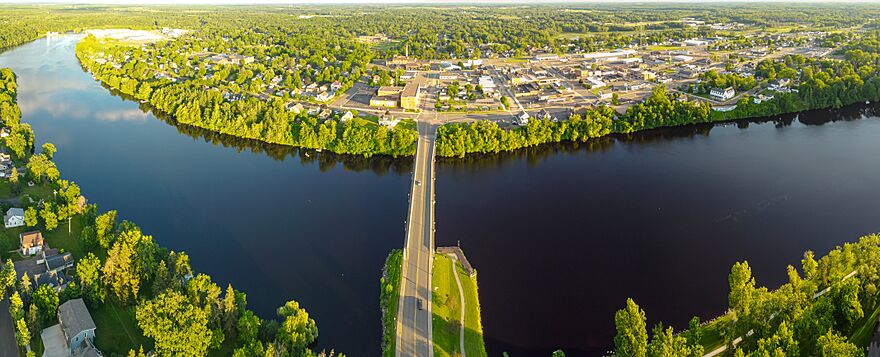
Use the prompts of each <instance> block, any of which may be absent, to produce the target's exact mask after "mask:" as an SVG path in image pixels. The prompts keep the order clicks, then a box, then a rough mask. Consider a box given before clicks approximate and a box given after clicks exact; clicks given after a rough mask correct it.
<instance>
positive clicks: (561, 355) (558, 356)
mask: <svg viewBox="0 0 880 357" xmlns="http://www.w3.org/2000/svg"><path fill="white" fill-rule="evenodd" d="M550 357H565V351H563V350H556V351H553V354H551V355H550Z"/></svg>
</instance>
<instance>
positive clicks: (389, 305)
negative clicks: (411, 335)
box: [379, 249, 403, 357]
mask: <svg viewBox="0 0 880 357" xmlns="http://www.w3.org/2000/svg"><path fill="white" fill-rule="evenodd" d="M402 259H403V251H401V250H400V249H395V250H392V251H391V253H389V254H388V257H387V258H385V267H384V268H383V269H382V277H381V278H380V279H379V307H380V309H381V311H382V355H383V356H385V357H391V356H394V349H395V348H394V346H395V343H396V341H397V339H396V337H397V304H398V302H399V299H398V298H399V295H400V276H401V268H402V265H401V260H402Z"/></svg>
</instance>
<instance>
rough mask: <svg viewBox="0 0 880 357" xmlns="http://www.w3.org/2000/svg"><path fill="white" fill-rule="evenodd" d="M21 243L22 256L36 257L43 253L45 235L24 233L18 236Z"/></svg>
mask: <svg viewBox="0 0 880 357" xmlns="http://www.w3.org/2000/svg"><path fill="white" fill-rule="evenodd" d="M18 238H19V242H20V243H21V255H34V254H37V253H39V252H42V251H43V244H44V243H45V242H44V241H43V233H41V232H40V231H34V232H24V233H21V234H19V235H18Z"/></svg>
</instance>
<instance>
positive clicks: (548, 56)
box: [535, 53, 559, 61]
mask: <svg viewBox="0 0 880 357" xmlns="http://www.w3.org/2000/svg"><path fill="white" fill-rule="evenodd" d="M558 59H559V55H557V54H553V53H542V54H539V55H535V61H556V60H558Z"/></svg>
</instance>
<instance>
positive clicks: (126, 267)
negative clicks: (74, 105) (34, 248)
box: [0, 68, 342, 356]
mask: <svg viewBox="0 0 880 357" xmlns="http://www.w3.org/2000/svg"><path fill="white" fill-rule="evenodd" d="M16 94H17V85H16V76H15V74H14V73H13V72H12V70H10V69H8V68H3V69H0V120H2V126H3V127H4V128H9V131H10V135H9V136H8V137H6V138H5V139H4V140H3V149H4V151H10V156H11V159H12V163H13V165H14V166H15V169H13V170H12V172H13V175H12V176H11V177H10V178H9V179H8V180H6V179H4V180H3V182H2V184H0V188H2V189H0V193H2V194H3V197H2V198H4V202H3V203H2V205H3V206H4V209H5V208H6V206H9V204H10V202H11V200H16V199H18V200H19V201H20V203H19V204H16V205H15V206H21V207H22V208H24V209H25V223H26V227H22V228H16V229H13V230H4V231H3V232H2V234H0V245H2V247H4V249H3V253H2V256H3V257H4V258H6V260H5V263H4V264H2V267H0V299H2V298H8V299H10V306H11V307H10V314H11V316H12V318H13V321H14V326H15V328H14V329H15V331H14V332H15V335H16V338H17V340H18V344H19V346H18V347H19V349H20V351H21V353H24V352H23V351H24V350H25V349H26V348H30V349H31V350H32V351H34V352H35V354H36V355H39V354H41V351H42V350H43V346H42V341H41V339H40V331H41V330H42V329H43V328H45V327H48V326H50V325H52V324H54V323H55V322H56V320H55V319H56V309H57V307H58V306H59V305H60V304H62V303H64V302H66V301H69V300H71V299H76V298H83V299H84V301H85V302H86V305H87V306H88V309H89V311H90V313H91V315H92V316H93V319H94V321H95V322H96V325H97V331H98V332H97V335H96V337H95V344H96V345H97V347H98V348H99V349H101V350H102V351H103V352H104V353H109V354H111V355H129V356H144V355H145V351H147V352H149V351H155V352H156V353H158V355H177V354H186V355H192V356H206V355H217V356H229V355H232V356H257V355H260V356H263V355H265V356H278V355H281V356H284V355H296V356H314V355H316V354H318V355H324V356H332V355H334V353H333V352H330V353H324V352H320V353H317V352H314V351H313V350H312V348H313V347H314V345H315V341H316V340H317V337H318V330H317V326H316V324H315V321H314V320H313V319H312V318H310V317H309V314H308V312H306V310H305V309H304V308H302V307H300V306H299V304H298V303H297V302H296V301H288V302H287V303H286V304H285V305H284V306H282V307H280V308H278V311H277V315H278V317H277V318H276V319H262V318H260V317H258V316H256V314H254V313H253V312H252V311H251V310H249V309H248V308H247V297H246V295H245V293H243V292H241V291H238V290H235V289H233V287H232V285H227V287H226V288H225V289H223V288H221V287H220V286H219V285H217V284H216V283H214V282H213V281H212V280H211V277H210V276H208V275H206V274H202V273H198V272H196V271H194V270H193V269H192V268H191V267H190V264H189V256H188V255H187V254H186V253H184V252H175V251H170V250H168V249H167V248H164V247H161V246H159V245H158V244H156V243H155V241H154V240H153V238H152V237H151V236H149V235H147V234H145V233H144V232H142V230H141V229H140V228H139V227H138V226H137V225H136V224H135V223H133V222H130V221H126V220H122V221H119V219H118V213H117V212H116V211H112V210H111V211H107V212H103V213H99V211H98V208H97V206H96V205H95V204H86V203H85V199H84V198H83V196H82V195H81V194H80V189H79V187H78V186H77V185H76V184H75V183H73V182H71V181H67V180H64V179H62V178H61V173H60V172H59V170H58V169H57V167H56V166H55V163H54V162H53V161H52V157H53V155H54V154H55V152H56V150H57V149H56V148H55V146H54V145H52V144H50V143H47V144H44V145H43V146H42V150H41V152H40V153H36V152H35V150H34V133H33V130H32V129H31V127H30V125H28V124H26V123H22V122H21V110H20V108H19V107H18V104H17V101H16ZM22 166H24V167H26V169H22V170H21V171H19V170H18V168H19V167H22ZM25 182H27V184H25ZM31 183H33V184H31ZM19 197H20V199H19ZM65 221H67V222H65ZM65 223H66V224H65ZM65 226H69V227H65ZM24 230H39V231H41V232H43V234H44V236H45V239H46V244H48V245H49V246H50V247H52V248H56V249H59V250H60V252H62V253H63V252H70V253H71V254H72V255H73V258H74V260H75V265H74V267H75V271H76V273H75V274H73V273H68V274H71V275H72V277H71V279H70V281H69V283H68V284H66V285H64V286H63V288H61V289H58V290H56V289H54V288H51V287H50V286H49V285H40V284H39V283H38V282H37V281H31V279H29V278H28V275H23V276H22V277H21V278H18V277H16V274H15V271H14V268H13V265H14V264H13V260H15V261H18V260H22V259H25V257H22V256H20V255H19V254H18V253H15V250H14V249H15V248H17V243H18V237H17V235H16V234H15V233H17V232H20V231H24ZM10 247H11V248H12V252H10V253H7V250H10V249H6V248H10ZM7 292H8V293H9V294H7ZM338 355H339V356H341V355H342V354H338Z"/></svg>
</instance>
